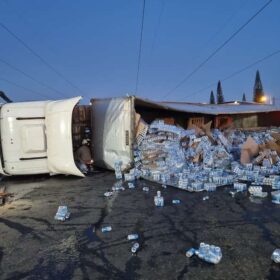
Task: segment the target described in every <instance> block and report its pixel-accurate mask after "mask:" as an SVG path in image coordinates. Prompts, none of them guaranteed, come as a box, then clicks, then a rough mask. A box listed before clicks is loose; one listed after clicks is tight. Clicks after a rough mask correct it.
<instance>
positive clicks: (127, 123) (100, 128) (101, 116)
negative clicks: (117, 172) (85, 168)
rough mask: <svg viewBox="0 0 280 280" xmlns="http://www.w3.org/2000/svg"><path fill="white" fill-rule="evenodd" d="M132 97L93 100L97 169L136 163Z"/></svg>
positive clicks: (94, 146) (127, 165)
mask: <svg viewBox="0 0 280 280" xmlns="http://www.w3.org/2000/svg"><path fill="white" fill-rule="evenodd" d="M133 125H134V123H133V121H132V98H130V97H124V98H112V99H92V126H93V128H94V129H93V130H94V133H93V151H94V161H95V164H96V165H97V166H101V167H106V168H109V169H114V162H115V161H116V160H121V161H122V162H123V168H127V167H129V165H130V163H131V161H132V157H133V156H132V140H131V139H132V133H133V132H132V128H133V127H132V126H133Z"/></svg>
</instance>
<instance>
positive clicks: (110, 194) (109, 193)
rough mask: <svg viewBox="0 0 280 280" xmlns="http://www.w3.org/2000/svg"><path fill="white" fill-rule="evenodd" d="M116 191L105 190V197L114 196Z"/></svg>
mask: <svg viewBox="0 0 280 280" xmlns="http://www.w3.org/2000/svg"><path fill="white" fill-rule="evenodd" d="M113 194H114V193H113V192H105V193H104V196H105V197H110V196H112V195H113Z"/></svg>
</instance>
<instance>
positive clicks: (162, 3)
mask: <svg viewBox="0 0 280 280" xmlns="http://www.w3.org/2000/svg"><path fill="white" fill-rule="evenodd" d="M164 7H165V1H164V0H162V1H161V8H160V12H159V17H158V22H157V25H156V29H155V32H154V37H153V41H152V50H151V53H153V52H154V48H155V44H156V41H157V37H158V33H159V29H160V25H161V21H162V15H163V11H164Z"/></svg>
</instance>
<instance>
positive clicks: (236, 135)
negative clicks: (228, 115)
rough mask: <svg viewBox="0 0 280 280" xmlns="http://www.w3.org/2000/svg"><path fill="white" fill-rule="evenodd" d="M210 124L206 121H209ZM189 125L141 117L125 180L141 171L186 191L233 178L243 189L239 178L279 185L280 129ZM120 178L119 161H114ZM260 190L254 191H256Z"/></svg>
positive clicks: (212, 186)
mask: <svg viewBox="0 0 280 280" xmlns="http://www.w3.org/2000/svg"><path fill="white" fill-rule="evenodd" d="M210 125H211V124H210ZM210 125H209V124H206V125H205V126H204V127H203V128H202V129H200V128H197V127H195V126H193V127H192V128H190V129H187V130H185V129H183V128H181V127H179V126H176V125H170V124H165V123H164V121H163V120H155V121H154V122H152V123H151V124H150V125H148V124H146V123H145V122H144V121H143V120H142V119H141V120H140V121H139V126H140V129H139V128H138V129H137V136H136V143H135V145H134V164H135V167H134V168H133V169H131V170H130V172H129V173H127V174H125V175H124V179H125V181H133V180H135V179H136V178H139V177H142V178H145V179H148V180H150V181H155V182H158V183H161V184H164V185H165V184H166V185H171V186H174V187H177V188H180V189H184V190H188V191H195V192H198V191H204V190H206V191H215V190H216V187H218V186H224V185H231V184H234V183H235V185H234V186H235V187H234V189H235V191H236V192H239V191H245V190H247V187H245V186H244V185H242V181H245V182H251V183H254V184H259V185H270V186H272V187H273V188H274V189H280V176H277V175H275V174H279V173H280V159H279V156H278V154H280V145H279V144H280V134H279V133H278V132H277V131H273V130H266V131H240V130H231V131H227V132H226V133H222V132H221V131H220V130H218V129H213V130H212V131H211V130H210ZM116 175H118V176H117V177H118V179H120V178H121V177H120V164H119V162H116ZM258 194H259V195H260V196H264V195H263V194H261V193H256V196H258Z"/></svg>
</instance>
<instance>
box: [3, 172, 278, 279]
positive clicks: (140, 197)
mask: <svg viewBox="0 0 280 280" xmlns="http://www.w3.org/2000/svg"><path fill="white" fill-rule="evenodd" d="M114 182H115V178H114V175H113V173H110V172H99V173H96V174H94V176H90V177H87V178H85V179H77V178H74V177H64V176H58V177H52V178H49V177H35V178H34V177H25V178H16V179H14V178H8V179H5V180H4V181H2V182H1V184H2V185H3V184H4V185H5V184H6V185H7V187H8V189H7V190H8V191H12V192H14V193H15V198H14V201H13V202H11V203H8V204H6V205H5V206H2V207H0V236H1V239H0V279H280V264H278V265H277V264H274V263H273V262H272V261H271V254H272V252H273V250H274V249H275V248H280V205H275V204H272V203H271V197H270V195H269V196H268V197H267V198H264V199H257V200H256V199H255V200H253V201H251V200H250V198H249V195H248V193H238V194H237V195H236V196H235V197H234V198H233V197H231V196H230V195H229V193H228V192H229V190H230V189H232V188H229V187H220V188H219V189H218V190H217V191H216V192H213V193H207V195H208V196H209V199H208V200H205V201H203V199H202V198H203V197H204V196H205V195H206V193H205V192H201V193H189V192H186V191H183V190H178V189H175V188H172V187H168V188H167V189H163V188H162V187H161V186H160V185H157V184H152V183H149V182H147V181H144V180H140V181H137V182H136V184H135V185H136V188H135V189H128V188H127V185H126V190H125V191H120V192H118V193H116V194H114V195H113V196H112V197H110V198H105V197H104V196H103V194H104V192H105V191H107V190H109V189H111V187H112V186H113V184H114ZM144 186H148V187H149V188H150V191H149V192H148V193H146V192H144V191H143V190H142V188H143V187H144ZM157 190H161V191H162V195H163V196H164V198H165V206H164V207H163V208H156V207H155V206H154V202H153V197H154V196H155V195H156V191H157ZM172 199H180V200H181V203H180V204H177V205H174V204H172ZM62 204H66V205H67V206H68V207H69V210H70V212H71V216H70V219H69V220H68V221H66V222H59V221H55V220H54V215H55V213H56V211H57V207H58V206H59V205H62ZM107 225H110V226H112V231H111V232H106V233H102V232H101V227H102V226H107ZM130 233H138V234H139V235H140V239H139V243H140V250H139V251H138V253H137V255H134V256H133V255H132V254H131V252H130V249H131V246H132V244H133V241H128V240H127V235H128V234H130ZM200 242H205V243H208V244H214V245H216V246H219V247H221V249H222V253H223V258H222V260H221V262H220V263H219V264H217V265H211V264H208V263H205V262H203V261H202V260H200V259H199V258H198V257H196V256H193V257H192V258H187V257H186V256H185V252H186V250H187V249H189V248H191V247H195V248H197V247H198V246H199V243H200Z"/></svg>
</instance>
